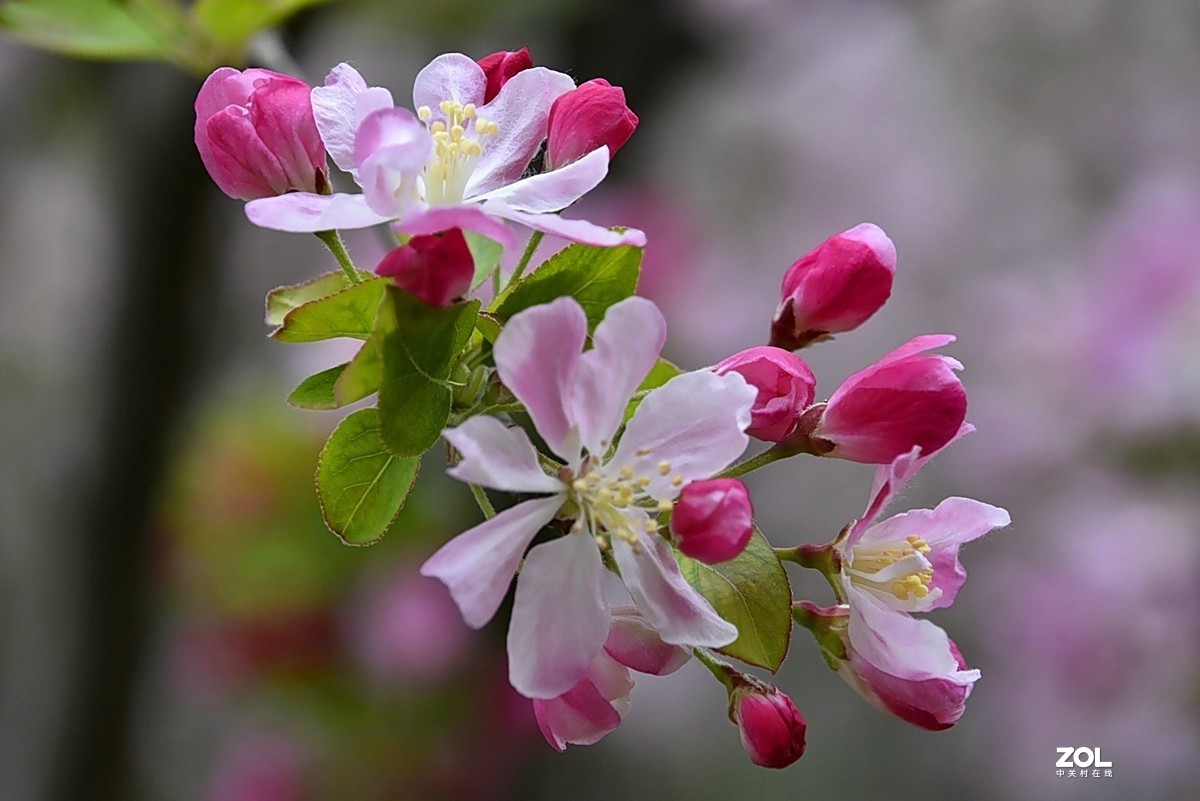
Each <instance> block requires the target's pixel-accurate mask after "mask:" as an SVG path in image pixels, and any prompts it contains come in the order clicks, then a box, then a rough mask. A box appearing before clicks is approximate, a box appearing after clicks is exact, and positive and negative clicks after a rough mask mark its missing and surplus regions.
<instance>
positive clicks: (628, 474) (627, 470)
mask: <svg viewBox="0 0 1200 801" xmlns="http://www.w3.org/2000/svg"><path fill="white" fill-rule="evenodd" d="M621 478H623V479H625V480H626V481H629V480H631V479H632V478H633V468H632V467H630V466H629V465H625V466H624V467H622V468H621Z"/></svg>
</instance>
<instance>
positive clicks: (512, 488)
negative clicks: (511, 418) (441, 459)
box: [442, 415, 566, 492]
mask: <svg viewBox="0 0 1200 801" xmlns="http://www.w3.org/2000/svg"><path fill="white" fill-rule="evenodd" d="M442 433H443V436H445V437H446V439H447V440H449V442H450V444H451V445H453V446H454V447H455V448H456V449H458V451H459V453H461V454H462V457H463V458H462V461H461V462H459V463H458V464H456V465H454V466H453V467H451V468H450V469H449V470H447V471H446V472H447V473H449V474H450V475H452V476H454V477H455V478H457V479H458V480H459V481H465V482H468V483H470V484H480V485H482V486H485V487H489V488H491V489H498V490H504V491H505V492H562V491H564V490H565V489H566V488H565V487H564V486H563V484H562V482H561V481H559V480H558V479H556V478H554V477H553V476H548V475H546V474H545V473H544V472H542V468H541V467H539V466H538V458H537V450H535V449H534V447H533V443H532V442H530V441H529V436H528V435H527V434H526V433H525V432H524V431H523V430H521V429H520V428H517V427H515V426H514V427H513V428H508V427H507V426H505V425H504V423H502V422H500V421H499V420H498V419H496V418H495V417H489V416H487V415H478V416H476V417H472V418H471V419H469V420H467V421H465V422H464V423H463V424H462V425H460V426H459V427H458V428H448V429H446V430H445V431H444V432H442Z"/></svg>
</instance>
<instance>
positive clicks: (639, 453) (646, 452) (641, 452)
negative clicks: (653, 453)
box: [634, 448, 650, 456]
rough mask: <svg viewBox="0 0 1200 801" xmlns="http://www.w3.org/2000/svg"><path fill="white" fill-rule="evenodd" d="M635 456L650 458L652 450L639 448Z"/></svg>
mask: <svg viewBox="0 0 1200 801" xmlns="http://www.w3.org/2000/svg"><path fill="white" fill-rule="evenodd" d="M634 455H636V456H649V455H650V449H649V448H638V449H637V450H636V451H634Z"/></svg>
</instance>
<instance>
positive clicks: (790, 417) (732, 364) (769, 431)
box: [713, 345, 817, 442]
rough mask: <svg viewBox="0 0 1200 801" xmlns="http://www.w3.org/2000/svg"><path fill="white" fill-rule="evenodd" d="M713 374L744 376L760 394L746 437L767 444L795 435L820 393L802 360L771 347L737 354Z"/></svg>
mask: <svg viewBox="0 0 1200 801" xmlns="http://www.w3.org/2000/svg"><path fill="white" fill-rule="evenodd" d="M713 370H715V371H716V372H717V374H718V375H724V374H725V373H728V372H729V371H731V370H733V371H736V372H738V373H741V374H742V377H743V378H745V379H746V381H748V382H749V383H750V385H751V386H753V387H754V388H755V389H756V390H758V397H757V398H756V399H755V401H754V408H753V409H752V410H751V411H750V427H749V428H748V429H746V433H747V434H749V435H750V436H752V437H754V438H755V439H761V440H765V441H766V442H779V441H780V440H782V439H784V438H785V437H787V435H788V434H790V433H792V430H793V429H795V427H796V424H797V423H798V422H799V420H800V413H801V412H803V411H804V410H805V409H806V408H808V406H809V405H810V404H811V403H812V402H813V395H814V394H815V392H816V389H817V379H816V377H815V376H813V373H812V370H810V369H809V367H808V364H806V363H805V361H804V360H803V359H801V358H800V357H799V356H797V355H795V354H794V353H792V352H791V351H787V350H784V349H782V348H776V347H772V346H770V345H760V346H759V347H756V348H748V349H747V350H743V351H740V352H738V353H735V354H733V355H732V356H730V357H729V358H727V359H725V360H723V361H721V362H720V363H718V364H717V365H716V366H715V367H713Z"/></svg>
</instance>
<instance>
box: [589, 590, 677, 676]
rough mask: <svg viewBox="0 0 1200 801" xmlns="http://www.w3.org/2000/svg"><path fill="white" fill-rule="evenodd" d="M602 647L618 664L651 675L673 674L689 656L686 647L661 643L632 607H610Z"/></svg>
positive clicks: (644, 619) (651, 627) (640, 614)
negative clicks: (610, 614) (610, 616)
mask: <svg viewBox="0 0 1200 801" xmlns="http://www.w3.org/2000/svg"><path fill="white" fill-rule="evenodd" d="M604 650H605V651H607V652H608V655H609V656H611V657H612V658H613V659H615V660H616V661H617V662H620V663H621V664H622V665H625V666H626V667H630V668H633V669H634V670H636V671H638V672H640V673H649V674H651V675H654V676H666V675H668V674H670V673H674V672H675V671H676V670H679V668H681V667H683V666H684V665H685V664H687V663H688V661H690V660H691V658H692V652H691V651H689V650H688V649H687V648H681V647H679V646H678V645H668V644H667V643H665V642H663V641H662V638H661V637H659V636H658V632H657V631H655V630H654V627H653V626H651V625H650V624H649V623H648V622H646V618H644V617H642V613H641V612H639V611H638V610H637V607H636V606H621V607H618V608H616V609H614V610H612V625H610V626H609V629H608V639H607V640H605V641H604Z"/></svg>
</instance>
